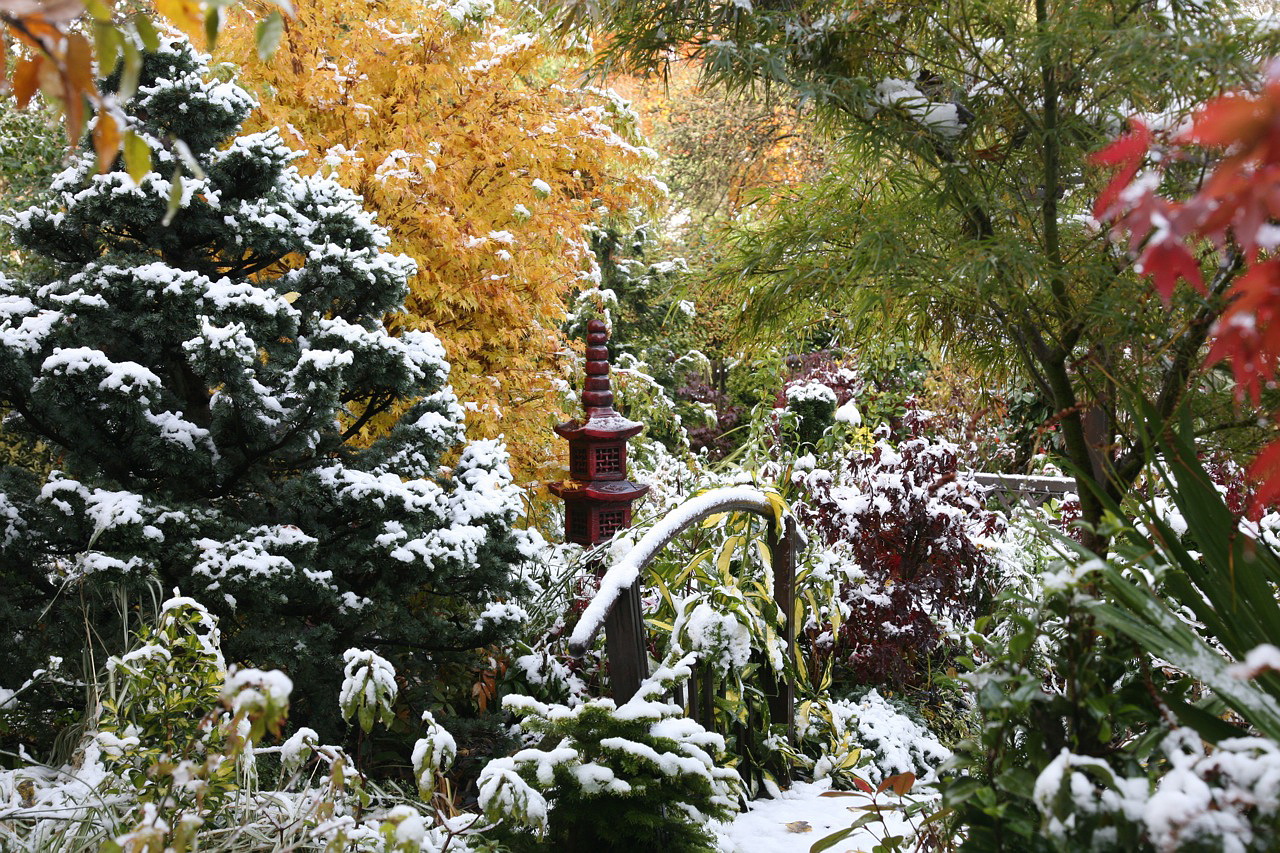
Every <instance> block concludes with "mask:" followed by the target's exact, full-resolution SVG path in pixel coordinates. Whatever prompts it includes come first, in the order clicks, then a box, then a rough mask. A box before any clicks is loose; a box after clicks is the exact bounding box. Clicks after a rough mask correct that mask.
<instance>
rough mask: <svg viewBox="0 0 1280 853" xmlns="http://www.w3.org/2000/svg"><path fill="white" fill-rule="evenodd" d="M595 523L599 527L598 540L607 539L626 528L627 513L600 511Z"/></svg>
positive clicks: (620, 510)
mask: <svg viewBox="0 0 1280 853" xmlns="http://www.w3.org/2000/svg"><path fill="white" fill-rule="evenodd" d="M596 523H597V525H598V526H599V530H600V538H602V539H607V538H608V537H610V536H612V535H613V534H615V533H617V532H618V531H619V530H622V529H623V528H624V527H626V526H627V511H626V510H625V509H606V510H602V511H601V512H600V514H599V515H598V516H597V522H596Z"/></svg>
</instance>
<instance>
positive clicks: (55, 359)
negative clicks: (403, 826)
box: [0, 40, 523, 725]
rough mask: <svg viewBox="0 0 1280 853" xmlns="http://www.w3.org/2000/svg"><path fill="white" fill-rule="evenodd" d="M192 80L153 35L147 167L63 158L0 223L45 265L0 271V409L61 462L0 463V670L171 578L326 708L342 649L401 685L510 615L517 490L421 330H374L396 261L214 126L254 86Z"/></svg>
mask: <svg viewBox="0 0 1280 853" xmlns="http://www.w3.org/2000/svg"><path fill="white" fill-rule="evenodd" d="M207 76H208V68H207V66H206V58H204V57H202V56H200V55H199V54H197V53H195V52H194V51H193V50H192V49H191V47H190V46H189V45H188V44H187V43H185V42H183V41H177V40H170V41H167V42H166V43H165V44H164V45H163V47H162V49H161V50H160V51H159V52H157V53H155V54H148V55H147V56H146V59H145V60H144V67H143V73H142V81H141V85H140V86H139V87H138V90H137V92H136V94H134V95H132V97H130V98H129V99H128V100H127V101H126V102H124V103H123V104H122V105H121V106H122V109H123V111H124V112H125V113H126V114H127V116H128V119H127V121H128V124H129V126H130V127H132V128H133V129H134V130H135V131H136V132H137V133H139V134H140V135H142V136H143V137H144V138H145V139H146V140H147V141H148V143H149V144H150V146H151V150H152V158H153V168H152V171H151V172H150V173H149V174H147V175H146V176H145V177H143V178H142V180H141V181H139V182H136V183H135V182H134V181H133V180H132V179H131V178H130V177H129V175H128V174H127V173H126V171H125V169H124V165H123V163H117V164H116V165H115V167H114V168H113V169H111V170H109V171H107V172H106V173H104V174H98V173H97V169H96V166H95V162H94V158H93V156H92V154H91V153H84V154H82V155H80V156H79V157H78V158H77V159H76V160H75V162H74V163H73V164H72V165H71V166H69V167H68V168H67V169H66V170H65V171H64V172H63V173H62V174H60V175H59V176H58V177H57V178H56V180H55V182H54V184H53V186H52V192H51V195H50V197H49V199H48V201H47V203H45V204H43V205H41V206H37V207H32V208H30V209H28V210H26V211H23V212H20V213H17V214H15V215H13V216H12V217H11V219H12V224H13V226H14V229H15V233H16V238H17V240H18V242H19V245H20V246H21V247H22V248H23V249H24V250H25V251H26V252H27V253H28V254H29V255H32V256H38V257H43V258H45V259H48V260H49V261H51V262H52V266H51V268H52V270H53V274H52V277H50V276H48V275H45V276H43V277H41V278H40V280H13V281H5V282H3V284H0V404H2V405H3V406H4V407H5V408H6V409H7V410H8V412H9V419H10V420H9V424H10V426H11V428H13V429H15V430H19V431H22V432H26V433H30V434H32V435H34V436H35V437H37V438H39V439H41V440H42V441H44V442H45V443H47V444H48V445H50V446H52V447H53V448H54V450H55V456H56V464H55V470H53V471H51V472H48V473H47V474H44V473H40V474H35V475H33V474H32V473H31V472H23V471H19V470H16V469H10V470H7V471H4V472H3V473H2V474H0V583H2V584H3V587H4V589H3V594H0V632H2V639H0V642H3V643H4V645H5V647H6V648H8V649H9V650H11V652H10V654H11V660H10V662H9V666H6V667H5V671H6V672H8V673H15V669H16V668H17V667H18V666H22V665H26V666H27V667H29V668H28V669H27V670H25V671H27V672H29V671H31V670H30V668H34V667H40V666H43V665H45V661H47V658H48V656H49V655H51V654H54V655H61V656H62V657H63V658H64V661H65V664H64V665H65V666H67V667H69V668H71V669H75V665H76V664H78V663H79V662H80V658H81V653H82V650H83V649H85V648H86V647H87V646H89V645H91V644H90V643H87V641H86V638H87V637H89V636H90V635H93V638H92V643H93V644H97V643H104V644H106V645H107V646H108V647H113V644H115V643H119V642H120V641H121V639H122V637H121V633H122V632H121V630H120V626H119V621H118V620H119V617H120V614H121V612H123V610H132V611H134V612H139V611H140V612H142V613H143V614H145V613H146V612H147V610H148V609H149V607H150V603H151V601H152V596H153V595H155V596H159V597H161V598H163V597H164V596H165V595H167V594H168V593H169V591H170V590H171V589H173V588H174V587H177V588H179V589H181V591H182V592H183V593H184V594H187V595H191V596H194V597H196V598H197V599H199V600H201V601H203V602H205V603H206V604H207V605H208V606H209V607H210V608H211V609H212V610H214V611H215V612H216V613H217V614H218V615H219V616H220V618H221V627H222V630H223V632H224V634H225V637H226V650H227V657H228V660H229V661H237V660H239V661H245V662H250V663H252V664H253V665H255V666H272V667H280V668H282V669H285V670H286V671H288V672H289V673H290V674H291V675H292V676H293V679H294V683H295V685H297V690H296V692H295V700H296V701H295V714H294V716H295V719H296V718H297V717H298V716H299V715H300V714H301V715H302V716H304V717H305V718H306V719H307V720H308V722H309V723H310V724H312V725H315V724H316V723H317V722H320V723H321V724H324V723H325V722H326V721H328V722H332V721H333V720H336V717H337V710H338V706H337V693H338V688H337V686H338V684H339V682H340V680H341V672H342V654H343V651H344V650H345V649H347V648H349V647H360V648H364V649H376V650H377V651H378V652H379V654H381V655H383V656H385V657H386V658H388V659H389V660H391V661H392V662H393V663H394V664H395V666H396V669H397V670H398V671H399V672H400V673H401V674H402V675H404V676H406V677H407V678H408V680H409V684H410V686H411V687H412V686H413V685H415V684H416V685H425V684H427V683H428V682H429V680H430V678H431V677H432V673H433V671H434V670H433V668H434V667H437V666H439V665H440V664H441V663H442V661H444V660H445V659H446V658H447V656H448V655H450V654H455V655H456V654H462V653H466V652H467V650H470V649H474V648H476V647H478V646H480V645H483V644H485V643H486V642H489V641H492V640H494V639H496V638H498V637H500V636H501V635H502V633H503V630H504V628H510V627H511V622H512V619H513V618H514V617H515V616H516V615H518V608H515V607H513V606H512V605H510V604H509V603H503V602H505V601H506V600H507V599H508V598H509V597H510V595H511V594H512V592H513V588H514V586H515V583H516V582H515V580H514V578H513V573H512V566H513V565H514V564H515V563H517V562H518V561H519V560H520V559H522V557H521V551H522V547H523V546H522V542H523V540H522V539H521V534H519V533H517V532H513V530H512V527H511V524H512V522H513V520H514V519H515V516H516V514H517V511H518V500H517V492H516V489H515V487H514V486H513V485H512V484H511V479H510V475H509V474H508V472H507V467H506V457H505V452H504V451H503V449H502V448H501V446H500V445H499V444H497V443H494V442H485V441H477V442H473V443H470V444H466V445H464V446H460V443H461V442H462V441H463V439H464V435H463V429H462V412H461V409H460V407H459V406H458V403H457V400H456V399H455V397H454V395H453V393H452V392H451V391H450V389H449V387H448V385H447V377H448V371H449V366H448V364H447V363H446V361H445V353H444V351H443V349H442V347H441V346H440V343H439V342H438V341H437V340H436V339H435V338H434V337H433V336H431V335H429V334H424V333H420V332H405V333H403V334H401V335H399V336H392V335H390V334H388V333H387V332H386V331H385V330H384V327H383V325H382V318H383V315H384V314H385V313H386V312H389V311H394V310H396V309H397V308H398V307H399V306H400V304H401V300H402V299H403V297H404V295H405V293H406V279H407V278H408V277H409V276H410V275H411V274H412V273H413V264H412V262H411V261H409V260H408V259H407V258H404V257H402V256H397V255H392V254H389V253H387V252H385V251H384V250H383V249H384V247H385V246H386V244H387V237H386V235H385V233H384V232H383V231H382V230H381V229H380V228H379V227H377V226H376V225H375V224H374V223H373V221H372V218H371V217H370V216H369V215H368V214H367V213H365V212H364V211H363V210H362V207H361V202H360V198H359V197H358V196H356V195H355V194H353V193H351V192H350V191H348V190H345V189H343V188H342V187H340V186H338V185H337V184H335V183H333V182H332V181H329V180H326V179H321V178H308V177H303V176H301V175H300V174H299V173H298V171H297V170H296V169H295V168H293V167H292V166H290V160H291V157H292V155H291V153H290V151H289V149H288V148H287V147H286V146H285V144H284V143H283V141H282V140H281V138H280V136H279V135H278V133H277V132H276V131H274V130H273V131H270V132H266V133H258V134H253V135H248V136H240V137H238V138H233V137H235V136H236V133H237V131H238V130H239V128H240V125H241V122H242V121H243V120H244V119H245V118H246V116H247V115H248V114H249V112H250V111H251V110H252V109H253V108H254V102H253V100H252V99H251V98H250V96H249V95H248V94H247V93H246V92H245V91H244V90H243V89H241V88H239V87H238V86H236V85H235V84H233V83H227V82H216V81H213V82H210V81H209V80H206V77H207ZM114 82H115V81H112V80H108V81H107V82H106V84H105V87H104V91H108V92H110V91H113V90H114V88H115V86H114V85H113V84H114ZM123 120H124V118H123V116H122V121H123ZM180 165H181V166H182V169H183V171H185V173H186V177H184V178H183V179H182V182H181V185H180V188H179V190H178V191H177V192H179V193H180V201H179V205H178V208H177V210H176V212H175V213H174V215H173V216H172V221H171V222H168V223H167V224H166V212H167V209H168V207H169V198H170V193H171V191H173V184H172V183H171V179H172V178H173V176H175V175H176V173H177V171H178V169H179V166H180ZM33 268H36V267H35V266H33ZM39 268H42V269H43V268H45V265H43V264H42V265H39ZM411 401H418V402H416V403H415V404H414V405H413V406H412V407H411V408H409V410H408V412H407V414H405V415H404V416H403V417H402V418H401V419H400V421H399V424H398V426H397V427H396V428H395V429H394V430H393V431H392V432H391V433H390V434H389V435H387V436H385V437H384V438H382V439H380V440H378V441H377V442H376V443H374V444H372V445H371V446H366V445H363V444H361V443H360V442H359V441H358V438H359V435H360V432H361V428H362V426H363V425H364V424H365V422H366V420H367V419H368V418H370V417H373V416H375V415H377V414H379V413H382V412H385V411H388V410H394V409H395V408H396V407H403V406H404V405H405V404H406V403H408V402H411ZM442 461H443V462H448V463H449V466H450V467H445V466H444V465H442ZM149 589H150V590H152V591H153V592H151V593H149V592H148V590H149ZM161 591H163V592H161ZM86 616H87V619H86V618H85V617H86ZM101 660H102V657H101V656H99V657H97V661H98V662H99V663H100V662H101ZM11 677H13V676H5V679H6V680H8V679H9V678H11ZM18 677H20V675H19V676H18ZM6 686H8V685H6ZM45 693H46V695H48V691H45ZM64 698H65V699H66V700H67V701H68V703H73V702H77V701H80V697H79V694H78V693H76V692H75V691H73V690H69V691H67V695H66V696H65V697H64ZM68 707H69V706H68Z"/></svg>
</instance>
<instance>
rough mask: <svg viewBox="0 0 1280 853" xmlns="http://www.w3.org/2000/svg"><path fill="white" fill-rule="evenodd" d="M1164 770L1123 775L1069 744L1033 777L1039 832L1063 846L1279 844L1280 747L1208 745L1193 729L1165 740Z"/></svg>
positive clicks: (1231, 850)
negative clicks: (1041, 827)
mask: <svg viewBox="0 0 1280 853" xmlns="http://www.w3.org/2000/svg"><path fill="white" fill-rule="evenodd" d="M1160 752H1161V753H1162V754H1161V755H1160V758H1161V759H1162V762H1161V764H1159V765H1156V764H1153V765H1152V766H1153V767H1155V766H1159V767H1160V770H1161V772H1160V773H1159V774H1158V775H1156V774H1150V775H1140V776H1126V775H1123V774H1122V773H1120V772H1118V771H1116V770H1113V769H1112V767H1111V766H1110V765H1109V764H1108V763H1107V762H1106V761H1103V760H1101V759H1098V758H1092V757H1088V756H1079V755H1073V754H1071V752H1069V751H1068V750H1066V749H1063V751H1062V752H1061V753H1060V754H1059V755H1058V757H1057V758H1055V759H1054V760H1053V761H1052V762H1050V763H1049V765H1048V766H1046V767H1045V768H1044V770H1043V771H1041V773H1040V775H1039V776H1038V777H1037V778H1036V782H1035V789H1034V796H1035V802H1036V805H1037V806H1038V807H1039V809H1040V811H1041V813H1042V814H1043V815H1044V818H1045V834H1046V836H1047V837H1048V838H1049V839H1051V840H1052V842H1053V843H1054V846H1055V848H1056V849H1060V850H1083V849H1089V850H1116V851H1119V850H1134V849H1147V850H1157V851H1160V853H1166V851H1175V850H1220V851H1224V853H1247V851H1267V850H1274V849H1275V842H1276V838H1277V835H1278V834H1280V747H1278V746H1277V744H1276V743H1275V742H1274V741H1272V740H1269V739H1267V738H1258V737H1241V738H1228V739H1226V740H1223V741H1221V742H1220V743H1218V744H1217V746H1216V747H1210V746H1208V745H1206V744H1205V743H1203V742H1202V741H1201V740H1200V736H1199V735H1197V734H1196V733H1195V732H1193V731H1191V730H1189V729H1175V730H1173V731H1172V732H1170V733H1169V734H1168V735H1166V736H1165V738H1164V740H1163V742H1162V744H1161V748H1160Z"/></svg>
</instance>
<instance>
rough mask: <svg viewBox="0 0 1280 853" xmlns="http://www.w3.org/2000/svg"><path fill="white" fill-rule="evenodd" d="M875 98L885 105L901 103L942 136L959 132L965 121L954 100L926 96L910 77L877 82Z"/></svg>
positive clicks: (896, 105)
mask: <svg viewBox="0 0 1280 853" xmlns="http://www.w3.org/2000/svg"><path fill="white" fill-rule="evenodd" d="M875 99H876V101H878V102H879V103H880V104H881V105H883V106H886V107H899V108H901V109H903V110H905V111H906V113H907V115H909V116H910V117H911V118H913V119H914V120H915V121H917V122H919V123H920V124H921V125H923V126H924V127H925V128H927V129H929V130H931V131H933V132H935V133H937V134H938V135H940V136H944V137H947V138H953V137H956V136H959V135H960V134H961V133H962V132H963V131H964V127H965V124H964V122H963V121H962V120H961V118H960V111H959V108H958V107H957V106H956V105H955V104H950V103H939V102H936V101H931V100H929V99H928V98H927V97H925V95H924V93H923V92H921V91H920V89H919V88H917V87H916V85H915V84H914V83H912V82H911V81H909V80H898V79H895V78H893V77H886V78H885V79H884V80H881V81H880V83H878V84H877V85H876V91H875Z"/></svg>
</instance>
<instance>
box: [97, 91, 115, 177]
mask: <svg viewBox="0 0 1280 853" xmlns="http://www.w3.org/2000/svg"><path fill="white" fill-rule="evenodd" d="M121 141H122V138H121V136H120V123H119V122H117V121H116V119H115V116H113V115H112V114H111V113H110V112H109V111H108V110H107V109H106V108H105V107H99V108H98V124H97V126H96V127H95V128H94V133H93V149H94V152H95V153H96V154H97V155H98V171H99V172H106V171H107V170H108V169H110V168H111V164H112V163H114V162H115V159H116V155H117V154H119V153H120V143H121Z"/></svg>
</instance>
